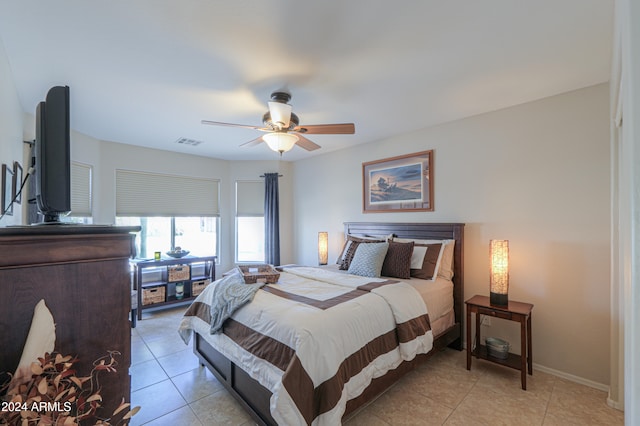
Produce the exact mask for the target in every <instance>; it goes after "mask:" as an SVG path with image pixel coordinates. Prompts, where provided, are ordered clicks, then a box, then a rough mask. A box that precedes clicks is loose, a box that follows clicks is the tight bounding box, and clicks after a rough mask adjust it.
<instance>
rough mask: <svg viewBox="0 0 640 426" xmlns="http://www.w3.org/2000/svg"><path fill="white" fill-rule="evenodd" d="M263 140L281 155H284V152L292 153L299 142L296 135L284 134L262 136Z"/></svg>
mask: <svg viewBox="0 0 640 426" xmlns="http://www.w3.org/2000/svg"><path fill="white" fill-rule="evenodd" d="M262 139H264V141H265V142H266V143H267V145H269V148H271V149H272V150H274V151H276V152H279V153H280V155H282V153H283V152H287V151H290V150H291V148H293V146H294V145H295V144H296V142H298V137H297V136H296V135H293V134H291V133H284V132H273V133H267V134H266V135H263V136H262Z"/></svg>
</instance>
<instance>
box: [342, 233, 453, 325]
mask: <svg viewBox="0 0 640 426" xmlns="http://www.w3.org/2000/svg"><path fill="white" fill-rule="evenodd" d="M344 234H345V235H349V234H351V235H375V236H379V235H389V234H393V235H394V236H396V237H398V238H414V239H421V240H450V239H451V240H456V244H455V248H454V254H453V304H454V309H455V318H456V323H458V324H460V325H462V319H463V315H464V223H389V222H345V223H344Z"/></svg>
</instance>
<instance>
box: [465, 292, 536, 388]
mask: <svg viewBox="0 0 640 426" xmlns="http://www.w3.org/2000/svg"><path fill="white" fill-rule="evenodd" d="M465 303H466V305H467V370H470V369H471V355H474V356H475V357H476V358H481V359H485V360H487V361H491V362H495V363H497V364H500V365H505V366H507V367H511V368H515V369H516V370H520V378H521V381H522V389H523V390H527V372H529V374H533V367H532V360H531V310H532V309H533V305H532V304H530V303H523V302H514V301H509V304H508V305H507V306H494V305H491V303H489V298H488V297H487V296H479V295H476V296H473V297H472V298H471V299H469V300H467V301H466V302H465ZM472 312H473V313H474V314H475V315H476V334H475V338H476V339H475V341H476V348H475V350H473V348H472V342H471V313H472ZM480 315H488V316H491V317H495V318H502V319H506V320H510V321H518V322H519V323H520V355H515V354H512V353H509V355H508V357H507V359H499V358H495V357H492V356H489V355H488V353H487V348H486V346H484V345H481V344H480Z"/></svg>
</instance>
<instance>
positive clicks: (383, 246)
mask: <svg viewBox="0 0 640 426" xmlns="http://www.w3.org/2000/svg"><path fill="white" fill-rule="evenodd" d="M388 249H389V243H368V244H359V245H358V248H357V249H356V252H355V254H354V256H353V260H352V261H351V264H350V265H349V269H348V272H349V273H350V274H353V275H360V276H363V277H374V278H377V277H379V276H380V271H381V270H382V264H383V263H384V257H385V256H386V255H387V250H388Z"/></svg>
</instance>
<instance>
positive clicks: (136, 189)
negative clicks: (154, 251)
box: [116, 169, 220, 217]
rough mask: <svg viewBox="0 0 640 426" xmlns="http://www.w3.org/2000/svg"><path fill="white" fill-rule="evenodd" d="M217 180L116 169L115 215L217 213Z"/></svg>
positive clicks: (218, 211)
mask: <svg viewBox="0 0 640 426" xmlns="http://www.w3.org/2000/svg"><path fill="white" fill-rule="evenodd" d="M219 188H220V181H219V180H217V179H205V178H194V177H187V176H175V175H165V174H159V173H148V172H138V171H132V170H121V169H116V216H167V217H171V216H219V215H220V210H219V192H220V191H219Z"/></svg>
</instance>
